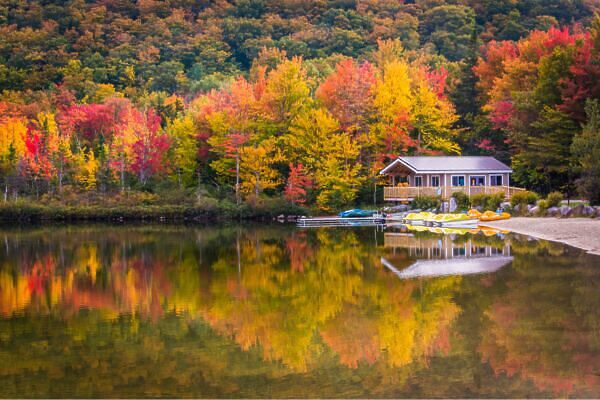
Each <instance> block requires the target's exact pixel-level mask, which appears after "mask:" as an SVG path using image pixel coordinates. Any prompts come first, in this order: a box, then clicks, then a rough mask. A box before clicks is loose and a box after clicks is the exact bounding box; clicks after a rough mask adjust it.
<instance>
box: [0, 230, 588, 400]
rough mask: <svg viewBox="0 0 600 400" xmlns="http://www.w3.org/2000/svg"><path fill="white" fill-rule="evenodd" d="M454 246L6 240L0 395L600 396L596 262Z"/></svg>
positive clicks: (278, 240)
mask: <svg viewBox="0 0 600 400" xmlns="http://www.w3.org/2000/svg"><path fill="white" fill-rule="evenodd" d="M444 233H445V234H439V233H435V232H402V231H395V232H394V231H386V232H380V231H378V230H376V229H375V228H362V229H320V230H308V231H301V230H296V229H295V228H293V227H286V226H266V227H265V226H262V227H239V226H226V227H218V228H215V227H213V228H186V227H164V226H162V227H152V226H150V227H133V228H132V227H129V228H125V227H84V228H82V227H61V228H57V227H54V228H39V229H28V230H5V231H2V232H1V233H0V240H2V241H3V243H4V245H3V246H2V247H1V248H0V395H2V396H8V397H11V396H13V397H14V396H18V397H30V396H34V397H36V396H37V397H52V396H53V395H54V396H63V397H64V396H74V397H97V396H122V397H127V396H144V395H165V396H169V395H171V396H207V397H238V396H239V397H256V396H269V397H292V396H296V397H303V396H307V397H365V396H368V397H390V396H412V397H419V396H425V397H436V396H444V397H452V396H469V395H471V396H479V397H511V396H518V397H523V396H526V395H527V396H538V397H548V396H565V395H570V396H578V397H597V396H598V395H600V381H599V378H600V376H599V374H600V362H599V360H600V299H599V296H598V293H599V289H600V269H599V267H600V261H599V258H598V257H593V256H589V255H585V254H583V253H582V252H580V251H578V250H576V249H573V248H569V247H565V246H562V245H559V244H555V243H550V242H545V241H535V240H531V239H530V238H527V237H519V236H510V235H508V236H506V235H504V234H497V232H485V233H486V234H484V233H483V232H478V233H476V232H444ZM494 260H501V261H502V264H501V265H500V263H497V264H494V265H493V266H492V267H490V265H491V264H490V262H496V261H494ZM440 262H441V263H444V264H443V265H444V267H443V268H446V269H445V270H444V269H443V268H442V267H440V266H439V265H436V264H435V263H440ZM427 263H429V264H427ZM431 263H434V264H431ZM448 263H449V264H450V265H448ZM465 265H467V267H468V268H467V270H466V271H465V270H464V269H465V268H466V267H465ZM390 267H391V269H394V271H390ZM453 268H455V269H453ZM456 268H458V270H457V269H456ZM460 268H462V269H463V270H460ZM473 268H475V270H476V271H475V272H477V273H476V274H470V273H469V272H473ZM477 268H479V269H477ZM437 270H442V271H445V273H437V274H436V273H435V272H436V271H437ZM394 272H397V273H399V274H404V275H401V277H404V278H410V279H407V280H401V279H398V277H397V275H395V274H394ZM424 272H428V273H424Z"/></svg>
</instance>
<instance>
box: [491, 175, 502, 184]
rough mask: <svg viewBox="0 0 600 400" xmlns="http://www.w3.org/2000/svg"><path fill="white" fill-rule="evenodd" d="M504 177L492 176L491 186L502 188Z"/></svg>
mask: <svg viewBox="0 0 600 400" xmlns="http://www.w3.org/2000/svg"><path fill="white" fill-rule="evenodd" d="M502 185H503V183H502V175H490V186H502Z"/></svg>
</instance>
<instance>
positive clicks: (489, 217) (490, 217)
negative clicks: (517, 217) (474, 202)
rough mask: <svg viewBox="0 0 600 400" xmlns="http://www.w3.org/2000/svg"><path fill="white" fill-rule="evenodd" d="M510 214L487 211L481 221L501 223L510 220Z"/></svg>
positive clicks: (482, 215)
mask: <svg viewBox="0 0 600 400" xmlns="http://www.w3.org/2000/svg"><path fill="white" fill-rule="evenodd" d="M509 218H510V214H509V213H507V212H503V213H502V214H498V213H495V212H493V211H486V212H484V213H483V214H481V216H480V217H479V220H480V221H499V220H501V219H509Z"/></svg>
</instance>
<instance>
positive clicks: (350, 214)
mask: <svg viewBox="0 0 600 400" xmlns="http://www.w3.org/2000/svg"><path fill="white" fill-rule="evenodd" d="M375 213H377V211H374V210H361V209H360V208H354V209H352V210H346V211H342V212H341V213H339V214H338V215H339V216H340V217H342V218H365V217H372V216H373V214H375Z"/></svg>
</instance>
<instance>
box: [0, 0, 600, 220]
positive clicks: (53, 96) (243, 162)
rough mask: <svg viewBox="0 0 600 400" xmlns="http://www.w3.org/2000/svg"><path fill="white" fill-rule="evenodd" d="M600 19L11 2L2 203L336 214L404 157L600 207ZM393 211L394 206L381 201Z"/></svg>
mask: <svg viewBox="0 0 600 400" xmlns="http://www.w3.org/2000/svg"><path fill="white" fill-rule="evenodd" d="M598 8H599V6H598V3H597V1H594V0H588V1H583V0H582V1H567V0H550V1H541V0H525V1H508V0H507V1H503V0H501V1H471V0H456V1H441V0H440V1H436V0H430V1H427V0H424V1H397V0H383V1H376V0H337V1H335V0H331V1H327V0H314V1H313V0H306V1H304V0H303V1H300V0H288V1H271V0H238V1H233V0H232V1H192V0H171V1H159V0H139V1H133V0H104V1H83V0H73V1H61V2H51V1H40V0H30V1H14V0H4V1H0V21H1V22H0V24H1V25H0V30H1V34H0V91H1V95H0V177H1V179H2V186H3V191H4V199H5V200H8V199H13V198H19V197H22V196H35V197H40V196H46V197H53V198H59V199H60V198H63V197H64V196H66V194H69V195H72V194H74V193H79V194H82V193H83V194H86V195H89V194H90V193H104V194H106V193H118V192H126V191H131V190H134V191H137V190H141V191H145V192H150V193H152V192H154V193H158V194H159V195H160V194H161V193H171V194H172V193H173V192H174V191H181V192H182V193H188V194H189V195H191V194H198V193H201V194H202V196H203V197H216V198H221V199H223V198H228V199H230V200H232V201H234V200H237V201H238V202H240V201H247V202H249V203H256V202H260V201H261V200H262V199H264V198H268V197H280V196H284V197H285V198H286V199H287V200H288V201H289V202H293V203H297V204H309V205H312V204H316V205H318V206H319V207H320V208H322V209H325V210H333V209H338V208H340V207H343V206H346V205H349V204H352V203H355V202H372V201H373V198H374V196H376V194H377V189H376V188H377V184H378V183H381V182H378V181H377V177H376V176H377V175H376V172H377V171H378V170H379V169H380V168H381V167H382V166H383V165H385V163H387V162H388V161H389V160H390V159H391V158H394V157H395V156H398V155H401V154H491V155H494V156H496V157H497V158H499V159H502V160H504V161H507V162H511V164H512V166H513V168H514V170H515V176H514V178H515V179H514V180H515V182H516V184H518V185H520V186H524V187H527V188H530V189H533V190H536V191H539V192H542V193H548V192H550V191H552V190H560V191H563V192H565V193H566V194H567V195H569V196H574V195H575V194H576V193H577V189H580V194H581V195H583V196H585V197H586V198H588V199H589V200H590V201H592V202H596V203H598V202H600V189H599V187H600V185H598V184H597V182H598V181H600V161H599V160H600V132H599V131H600V128H599V126H600V125H599V124H600V123H599V122H598V121H599V118H600V115H599V113H600V109H599V105H598V98H600V57H599V52H600V18H599V17H597V16H594V13H595V12H596V11H597V10H598ZM379 200H381V199H380V198H379Z"/></svg>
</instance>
